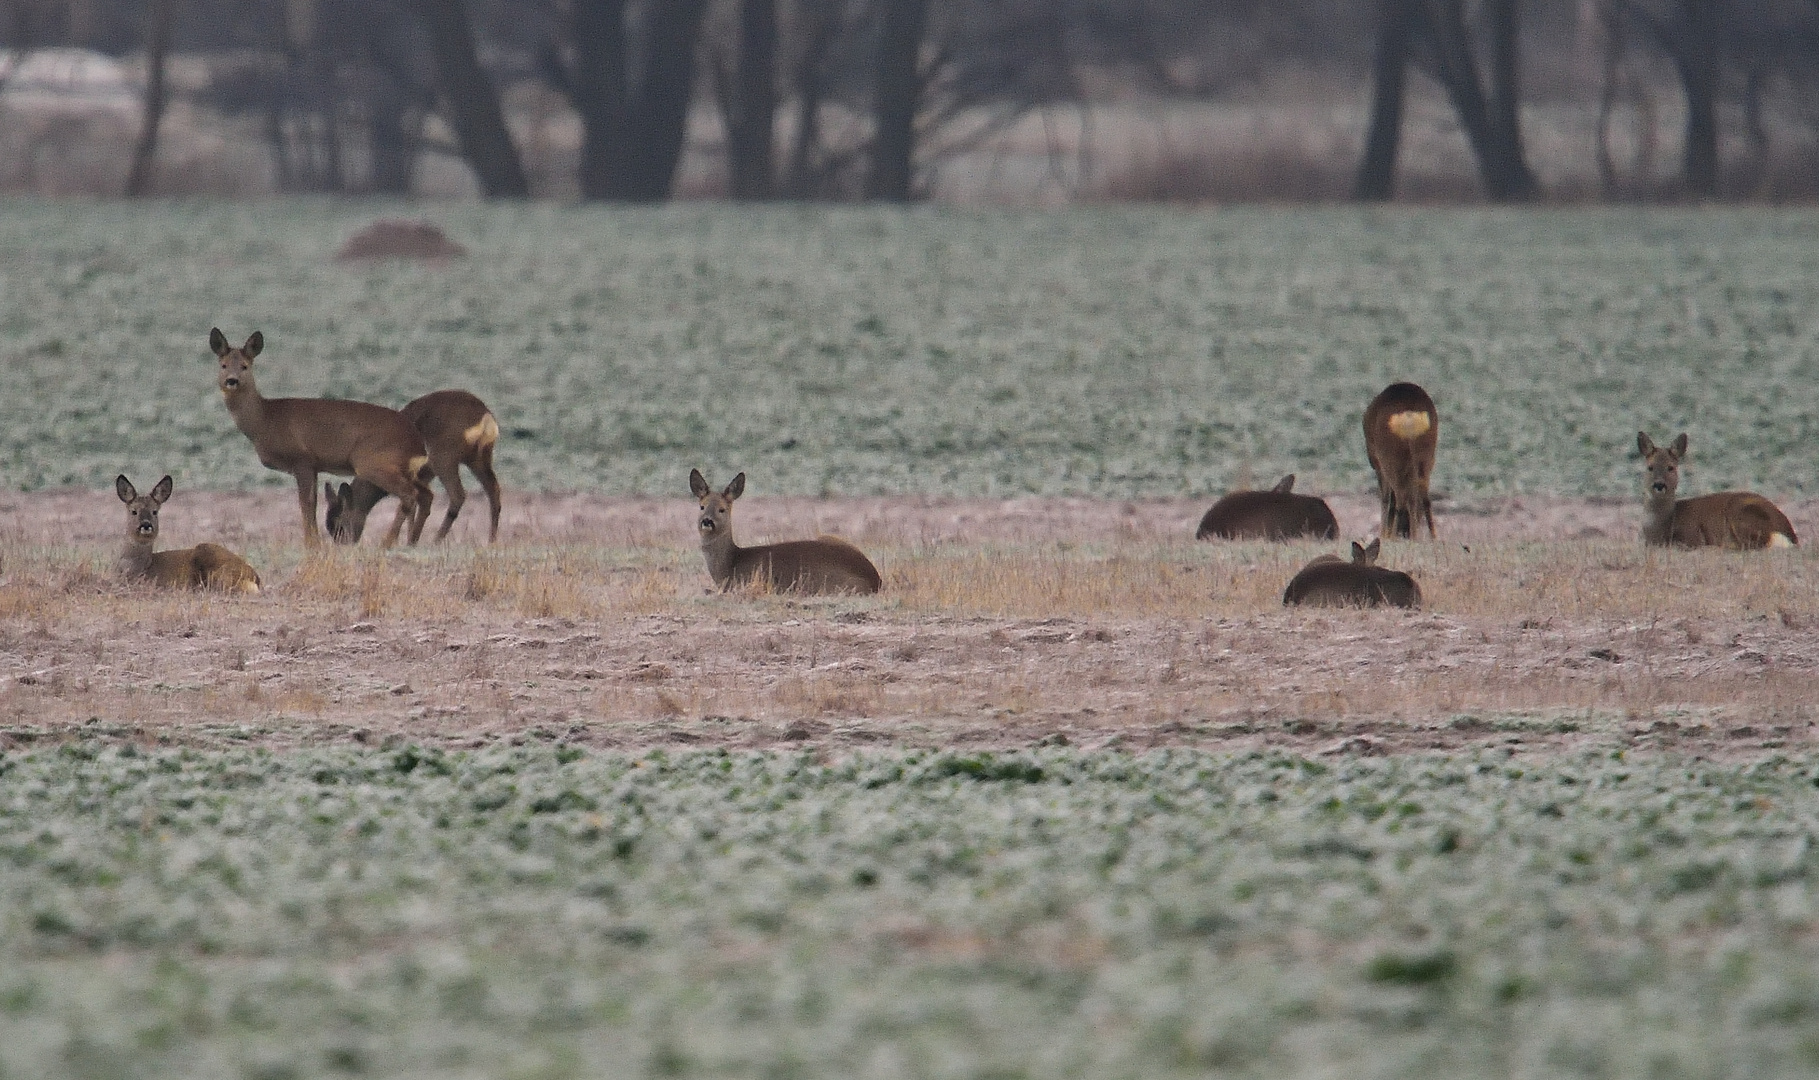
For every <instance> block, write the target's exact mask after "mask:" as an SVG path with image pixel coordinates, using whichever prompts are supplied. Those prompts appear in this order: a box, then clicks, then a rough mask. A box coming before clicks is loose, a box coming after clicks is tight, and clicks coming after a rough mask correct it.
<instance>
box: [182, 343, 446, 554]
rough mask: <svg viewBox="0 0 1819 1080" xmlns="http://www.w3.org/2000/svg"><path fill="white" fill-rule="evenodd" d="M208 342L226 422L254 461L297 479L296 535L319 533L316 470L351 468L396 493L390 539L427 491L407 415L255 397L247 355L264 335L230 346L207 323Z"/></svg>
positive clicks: (425, 457)
mask: <svg viewBox="0 0 1819 1080" xmlns="http://www.w3.org/2000/svg"><path fill="white" fill-rule="evenodd" d="M208 344H209V348H211V349H213V350H214V352H215V355H216V356H217V357H220V359H221V375H220V379H219V385H220V387H221V397H222V399H223V400H225V401H226V402H227V411H228V413H229V414H231V415H232V416H233V418H234V424H235V425H236V426H238V427H239V428H240V431H241V433H242V434H244V435H245V436H246V437H247V438H248V439H251V440H252V443H253V449H254V451H256V452H257V453H258V455H259V463H260V464H262V465H264V466H265V467H266V468H268V469H276V470H277V471H279V472H286V473H290V474H291V475H292V476H294V477H296V479H297V505H298V508H299V509H300V510H302V512H303V539H304V542H305V543H310V544H314V543H318V542H319V541H320V539H321V537H320V534H319V533H318V532H317V529H316V477H317V476H318V475H320V474H321V473H333V474H337V475H341V476H346V475H349V474H352V475H353V476H356V477H359V478H361V479H363V480H367V481H370V482H371V483H373V484H374V485H375V486H377V487H379V488H380V489H381V490H384V491H386V492H389V493H390V494H393V495H396V496H398V518H397V520H395V521H393V522H392V527H391V531H390V532H389V533H388V534H387V535H386V538H385V546H386V547H390V546H392V545H393V544H395V543H397V542H398V533H399V532H400V531H401V530H402V529H403V528H404V523H405V522H406V521H409V520H411V518H412V517H413V516H414V515H415V514H416V513H417V506H418V501H419V500H423V501H424V503H425V505H427V501H428V500H429V499H430V498H431V494H430V490H429V487H428V486H427V485H425V484H424V483H423V482H422V481H421V480H420V479H419V478H418V475H417V474H418V473H419V472H420V471H422V469H423V468H424V466H425V465H426V464H428V462H429V454H428V452H426V451H425V450H424V448H423V438H422V436H420V435H418V434H417V429H416V428H414V427H412V426H411V423H410V421H408V420H406V419H405V418H404V417H403V416H402V415H400V414H399V413H398V412H396V411H395V410H392V409H388V408H386V407H385V406H383V405H372V404H368V403H367V402H364V401H333V400H330V399H327V398H266V397H261V396H260V394H259V387H258V385H257V384H255V382H254V381H253V359H254V358H255V357H257V356H258V355H259V353H260V352H261V351H262V350H263V349H264V348H265V335H263V334H261V333H259V332H258V331H256V330H255V331H254V332H253V335H252V336H251V337H249V338H247V339H246V343H245V344H244V345H242V346H240V347H239V348H237V349H236V348H234V347H233V346H231V345H229V344H228V342H227V336H226V335H225V334H223V333H222V332H221V331H220V330H218V329H216V330H210V331H209V333H208ZM425 513H426V514H427V510H426V511H425Z"/></svg>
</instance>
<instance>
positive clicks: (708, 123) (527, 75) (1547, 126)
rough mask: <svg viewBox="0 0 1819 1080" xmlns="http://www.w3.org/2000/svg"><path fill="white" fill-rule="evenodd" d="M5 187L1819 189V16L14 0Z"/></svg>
mask: <svg viewBox="0 0 1819 1080" xmlns="http://www.w3.org/2000/svg"><path fill="white" fill-rule="evenodd" d="M0 46H4V49H5V53H4V55H3V58H0V190H4V191H12V192H30V193H40V194H88V195H109V194H126V195H144V194H152V195H159V194H162V195H177V194H194V195H226V196H240V195H258V194H266V193H272V192H325V193H345V194H363V195H367V194H371V195H421V196H438V195H475V194H477V195H483V196H488V197H502V198H511V197H527V196H530V197H555V198H566V199H587V200H617V201H636V202H648V201H655V200H662V199H668V198H675V197H690V198H708V197H726V198H733V199H813V200H886V201H908V200H917V199H928V198H933V199H943V200H949V201H956V202H997V203H1023V204H1031V203H1034V204H1045V203H1061V202H1069V201H1074V200H1083V199H1086V200H1091V199H1097V200H1116V199H1153V200H1195V201H1198V200H1209V201H1212V200H1267V201H1329V200H1344V199H1359V200H1384V199H1404V200H1414V201H1478V200H1488V201H1496V202H1519V201H1528V200H1535V199H1548V200H1555V201H1588V200H1611V201H1620V200H1627V201H1636V200H1648V201H1669V200H1704V199H1715V198H1721V199H1749V200H1764V201H1784V200H1808V199H1811V198H1813V197H1814V196H1815V195H1819V0H1764V2H1750V0H1728V2H1727V0H1529V2H1527V3H1524V2H1522V0H1198V2H1195V0H0Z"/></svg>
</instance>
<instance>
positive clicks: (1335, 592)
mask: <svg viewBox="0 0 1819 1080" xmlns="http://www.w3.org/2000/svg"><path fill="white" fill-rule="evenodd" d="M1382 549H1383V541H1382V540H1381V539H1378V540H1372V541H1371V546H1370V547H1365V546H1364V545H1363V544H1360V543H1358V542H1357V541H1356V540H1354V541H1352V561H1351V562H1344V561H1342V560H1341V559H1340V558H1339V556H1337V555H1322V556H1320V557H1319V558H1318V559H1315V560H1314V561H1313V562H1311V563H1308V564H1307V565H1306V566H1304V567H1302V568H1301V572H1300V573H1298V574H1296V575H1295V576H1294V578H1293V579H1292V580H1291V581H1289V583H1288V588H1287V589H1285V590H1283V593H1282V603H1283V604H1284V605H1285V606H1286V605H1289V604H1315V605H1320V606H1325V607H1377V606H1379V605H1382V604H1389V605H1391V606H1392V607H1405V608H1418V607H1420V606H1421V586H1419V585H1417V584H1415V579H1414V578H1412V577H1410V576H1409V575H1407V574H1405V573H1403V572H1402V571H1400V570H1387V569H1385V568H1383V567H1381V566H1378V565H1376V563H1377V553H1378V552H1379V551H1381V550H1382Z"/></svg>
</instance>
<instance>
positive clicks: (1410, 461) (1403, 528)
mask: <svg viewBox="0 0 1819 1080" xmlns="http://www.w3.org/2000/svg"><path fill="white" fill-rule="evenodd" d="M1439 441H1440V413H1439V411H1438V410H1436V409H1435V408H1434V399H1433V398H1430V397H1428V396H1427V391H1426V390H1423V389H1421V388H1420V387H1419V386H1416V385H1415V384H1414V383H1406V382H1399V383H1391V384H1390V385H1389V386H1387V387H1385V388H1384V390H1383V392H1382V393H1381V394H1378V395H1377V396H1376V397H1374V398H1372V399H1371V403H1370V406H1369V407H1368V408H1366V409H1365V410H1364V452H1365V455H1366V456H1367V457H1369V458H1370V460H1371V471H1372V472H1374V473H1376V474H1377V501H1378V503H1379V504H1380V505H1381V506H1382V509H1383V517H1382V521H1381V523H1380V524H1379V526H1378V529H1377V531H1378V533H1379V534H1381V535H1383V536H1405V537H1412V536H1414V534H1415V529H1416V527H1417V526H1419V525H1420V523H1421V522H1423V521H1426V522H1427V535H1428V538H1429V539H1430V540H1431V539H1433V537H1434V504H1433V501H1432V500H1431V499H1430V498H1429V497H1428V493H1427V482H1428V477H1429V476H1431V475H1432V474H1433V471H1434V447H1435V445H1436V444H1437V443H1438V442H1439Z"/></svg>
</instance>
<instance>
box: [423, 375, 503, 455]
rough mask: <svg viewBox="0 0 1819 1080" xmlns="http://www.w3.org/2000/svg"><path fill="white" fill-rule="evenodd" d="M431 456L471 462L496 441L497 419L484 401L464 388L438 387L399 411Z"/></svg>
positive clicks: (497, 436) (497, 435)
mask: <svg viewBox="0 0 1819 1080" xmlns="http://www.w3.org/2000/svg"><path fill="white" fill-rule="evenodd" d="M398 411H399V412H400V413H402V414H403V415H404V418H405V419H406V420H408V421H410V424H411V426H412V427H414V428H416V429H417V434H419V435H421V436H422V437H423V445H424V447H425V448H426V449H427V450H428V451H429V452H430V454H431V455H433V456H446V457H450V458H453V459H455V460H457V461H460V462H462V463H464V464H465V463H468V462H471V461H472V460H473V459H474V458H475V457H477V456H478V455H479V453H480V451H481V450H483V449H486V448H488V447H491V446H493V445H494V444H496V443H497V442H498V441H499V422H498V421H497V420H495V419H494V418H493V411H492V410H491V409H489V408H487V407H486V402H484V401H481V400H480V399H479V398H478V397H476V396H475V395H473V394H472V393H469V392H468V391H466V390H437V391H435V392H433V393H428V394H425V395H423V396H422V397H420V398H418V399H417V400H415V401H413V402H411V403H410V404H408V405H406V406H405V407H404V408H402V409H400V410H398Z"/></svg>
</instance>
